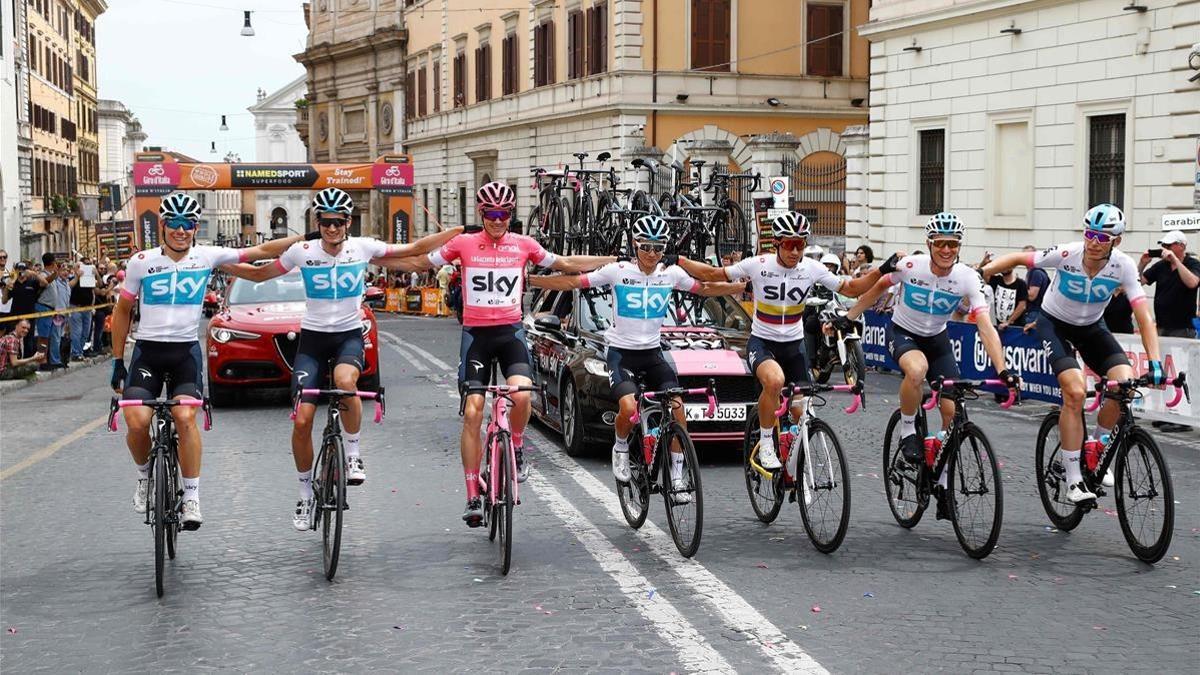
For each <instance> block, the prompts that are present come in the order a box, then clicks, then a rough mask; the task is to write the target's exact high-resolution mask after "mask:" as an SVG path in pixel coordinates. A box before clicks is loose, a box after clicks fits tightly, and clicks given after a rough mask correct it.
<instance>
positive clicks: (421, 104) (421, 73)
mask: <svg viewBox="0 0 1200 675" xmlns="http://www.w3.org/2000/svg"><path fill="white" fill-rule="evenodd" d="M428 85H429V83H428V82H426V81H425V66H421V67H420V68H419V69H417V114H418V115H420V116H421V117H424V116H425V112H426V108H425V100H426V99H428V98H429V93H428V92H427V90H426V89H425V87H426V86H428Z"/></svg>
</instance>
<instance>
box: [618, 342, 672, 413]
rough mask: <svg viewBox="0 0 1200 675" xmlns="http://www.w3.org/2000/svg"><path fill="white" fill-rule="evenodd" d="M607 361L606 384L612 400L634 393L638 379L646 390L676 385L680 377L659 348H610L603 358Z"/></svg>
mask: <svg viewBox="0 0 1200 675" xmlns="http://www.w3.org/2000/svg"><path fill="white" fill-rule="evenodd" d="M604 360H605V362H607V364H608V386H609V387H610V388H611V390H612V397H613V400H614V401H619V400H621V398H623V397H625V396H628V395H629V394H633V393H637V378H641V381H642V384H644V385H646V391H662V390H663V389H671V388H674V387H678V386H679V378H678V377H677V376H676V375H675V369H674V368H672V367H671V364H670V362H668V361H667V357H665V356H663V353H662V350H661V349H659V348H657V347H655V348H654V349H621V348H619V347H609V348H608V353H607V354H606V355H605V358H604Z"/></svg>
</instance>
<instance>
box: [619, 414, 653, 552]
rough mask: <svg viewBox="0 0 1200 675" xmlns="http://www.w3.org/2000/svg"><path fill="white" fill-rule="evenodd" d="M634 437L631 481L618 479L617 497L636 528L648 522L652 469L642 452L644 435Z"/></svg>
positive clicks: (630, 456) (627, 517)
mask: <svg viewBox="0 0 1200 675" xmlns="http://www.w3.org/2000/svg"><path fill="white" fill-rule="evenodd" d="M633 438H634V442H632V443H630V444H629V482H628V483H622V482H621V481H617V499H618V500H619V501H620V502H621V513H623V514H625V522H627V523H629V526H630V527H632V528H633V529H635V530H636V529H638V528H640V527H641V526H642V525H643V524H644V523H645V522H646V514H647V513H649V512H650V469H649V467H647V466H646V458H645V455H643V454H642V442H643V441H642V437H641V436H640V435H635V436H634V437H633Z"/></svg>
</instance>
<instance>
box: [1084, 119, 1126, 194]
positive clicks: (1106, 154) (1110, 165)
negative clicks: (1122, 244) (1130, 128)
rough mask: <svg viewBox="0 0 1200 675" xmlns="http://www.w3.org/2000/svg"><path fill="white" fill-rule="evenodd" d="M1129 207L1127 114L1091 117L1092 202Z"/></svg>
mask: <svg viewBox="0 0 1200 675" xmlns="http://www.w3.org/2000/svg"><path fill="white" fill-rule="evenodd" d="M1096 204H1113V205H1114V206H1117V207H1119V208H1125V115H1124V114H1119V115H1096V116H1094V117H1089V118H1088V206H1089V207H1090V206H1095V205H1096Z"/></svg>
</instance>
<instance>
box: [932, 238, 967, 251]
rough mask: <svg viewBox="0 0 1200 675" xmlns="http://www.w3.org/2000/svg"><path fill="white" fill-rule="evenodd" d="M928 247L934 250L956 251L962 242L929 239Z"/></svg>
mask: <svg viewBox="0 0 1200 675" xmlns="http://www.w3.org/2000/svg"><path fill="white" fill-rule="evenodd" d="M929 245H930V246H932V247H934V248H949V249H957V248H958V247H960V246H962V242H961V241H959V240H957V239H931V240H930V241H929Z"/></svg>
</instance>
